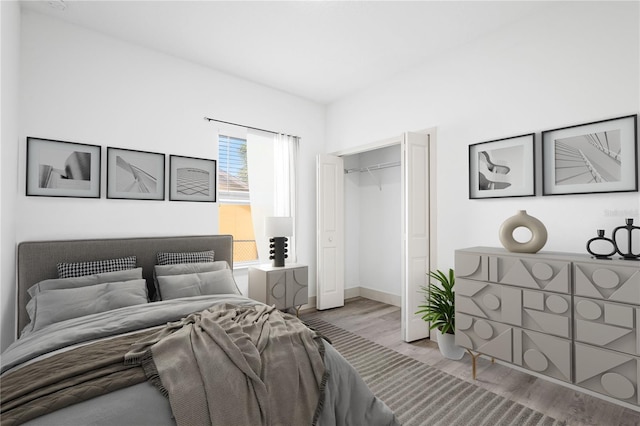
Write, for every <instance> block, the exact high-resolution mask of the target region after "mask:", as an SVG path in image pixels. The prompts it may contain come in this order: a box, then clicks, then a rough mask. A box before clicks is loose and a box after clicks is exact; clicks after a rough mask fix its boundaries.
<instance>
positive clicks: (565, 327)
mask: <svg viewBox="0 0 640 426" xmlns="http://www.w3.org/2000/svg"><path fill="white" fill-rule="evenodd" d="M455 273H456V286H455V289H456V301H455V306H456V343H457V344H458V345H460V346H462V347H465V348H467V349H469V350H470V351H473V352H476V353H480V354H484V355H488V356H490V357H493V358H496V359H499V360H502V361H505V362H508V363H512V364H514V365H517V366H519V367H522V368H524V369H527V370H530V371H534V372H536V373H539V374H542V375H546V376H549V377H552V378H554V379H557V380H561V381H564V382H566V383H570V384H573V385H575V386H578V387H581V388H585V389H589V390H591V391H594V392H597V393H600V394H603V395H607V396H609V397H611V398H615V399H617V400H620V401H624V402H626V403H629V404H633V405H635V406H640V395H639V393H638V385H639V383H640V262H638V261H627V260H599V259H593V258H591V257H590V256H588V255H580V254H571V253H552V252H539V253H537V254H523V253H511V252H508V251H506V250H503V249H498V248H488V247H475V248H469V249H463V250H457V251H456V253H455Z"/></svg>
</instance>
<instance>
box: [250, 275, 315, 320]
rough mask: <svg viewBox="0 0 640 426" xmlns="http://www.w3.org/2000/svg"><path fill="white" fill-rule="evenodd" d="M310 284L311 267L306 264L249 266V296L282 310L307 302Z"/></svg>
mask: <svg viewBox="0 0 640 426" xmlns="http://www.w3.org/2000/svg"><path fill="white" fill-rule="evenodd" d="M308 286H309V268H308V267H307V266H304V265H285V266H283V267H273V266H270V265H262V266H260V267H250V268H249V297H250V298H251V299H254V300H257V301H258V302H262V303H265V304H267V305H275V307H276V308H278V309H281V310H285V309H288V308H294V307H300V306H301V305H304V304H306V303H307V302H308V299H309V287H308Z"/></svg>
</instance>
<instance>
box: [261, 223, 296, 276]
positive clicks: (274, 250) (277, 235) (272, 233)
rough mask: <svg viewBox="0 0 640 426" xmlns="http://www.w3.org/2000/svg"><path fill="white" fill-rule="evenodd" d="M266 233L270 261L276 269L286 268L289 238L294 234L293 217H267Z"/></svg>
mask: <svg viewBox="0 0 640 426" xmlns="http://www.w3.org/2000/svg"><path fill="white" fill-rule="evenodd" d="M264 233H265V236H267V237H269V243H270V244H269V259H271V260H273V266H274V267H281V266H284V259H285V258H287V237H286V236H291V234H293V218H292V217H265V218H264Z"/></svg>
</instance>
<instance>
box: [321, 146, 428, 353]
mask: <svg viewBox="0 0 640 426" xmlns="http://www.w3.org/2000/svg"><path fill="white" fill-rule="evenodd" d="M400 144H401V148H402V149H401V152H402V154H401V160H400V163H401V164H400V167H401V174H402V178H401V190H402V198H401V204H402V206H401V209H402V219H401V223H399V224H398V230H399V232H402V247H397V250H399V251H400V252H401V256H402V266H401V276H400V277H398V282H399V289H398V292H399V293H401V301H402V302H401V304H402V306H401V311H402V330H401V332H402V339H403V340H404V341H407V342H411V341H414V340H418V339H423V338H425V337H429V329H428V326H427V324H426V323H425V322H424V321H423V320H422V319H421V318H420V316H419V315H416V314H415V312H416V311H417V310H418V305H420V304H421V303H422V301H423V298H424V296H423V294H422V293H421V292H420V288H421V287H422V286H425V285H427V283H428V276H427V273H428V272H429V269H430V262H429V260H430V250H429V248H430V246H431V241H430V233H429V229H430V226H429V224H430V216H429V213H430V204H429V203H430V197H429V134H422V133H405V134H404V135H403V137H402V138H401V143H400ZM317 209H318V210H317V277H316V278H317V280H316V283H317V284H316V285H317V302H316V305H317V308H318V309H319V310H324V309H330V308H335V307H339V306H343V305H344V258H345V253H344V250H345V249H344V241H345V235H344V234H345V230H344V166H343V161H342V158H340V157H338V156H334V155H319V156H318V157H317ZM393 249H396V248H395V247H390V250H393Z"/></svg>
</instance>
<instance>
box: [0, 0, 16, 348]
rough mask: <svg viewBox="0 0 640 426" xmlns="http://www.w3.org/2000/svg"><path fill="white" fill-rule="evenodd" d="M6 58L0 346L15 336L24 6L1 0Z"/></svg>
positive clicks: (1, 116) (1, 69) (1, 74)
mask: <svg viewBox="0 0 640 426" xmlns="http://www.w3.org/2000/svg"><path fill="white" fill-rule="evenodd" d="M0 18H1V20H0V29H1V34H0V37H1V44H2V45H1V46H0V51H1V52H2V57H1V59H0V64H1V66H0V85H1V86H2V90H1V91H0V92H1V101H0V111H1V113H0V121H1V122H2V131H1V134H0V137H1V138H2V143H1V144H0V170H2V174H1V175H0V241H1V243H0V283H2V285H0V312H2V319H3V320H4V319H5V318H7V319H9V321H2V322H1V323H0V348H5V347H6V346H7V345H8V344H9V343H10V342H11V341H12V340H13V338H14V326H13V318H14V316H15V312H16V311H15V297H16V296H15V295H16V292H15V285H14V283H15V276H16V275H15V274H16V271H15V267H14V265H15V261H16V257H15V242H16V239H15V235H16V231H15V222H16V211H15V209H14V205H15V201H16V190H17V182H16V179H15V176H16V175H17V165H16V158H17V156H18V155H17V153H18V143H17V142H18V86H19V83H20V74H19V71H20V69H19V62H20V61H19V57H20V6H19V5H18V2H14V1H2V2H0Z"/></svg>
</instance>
